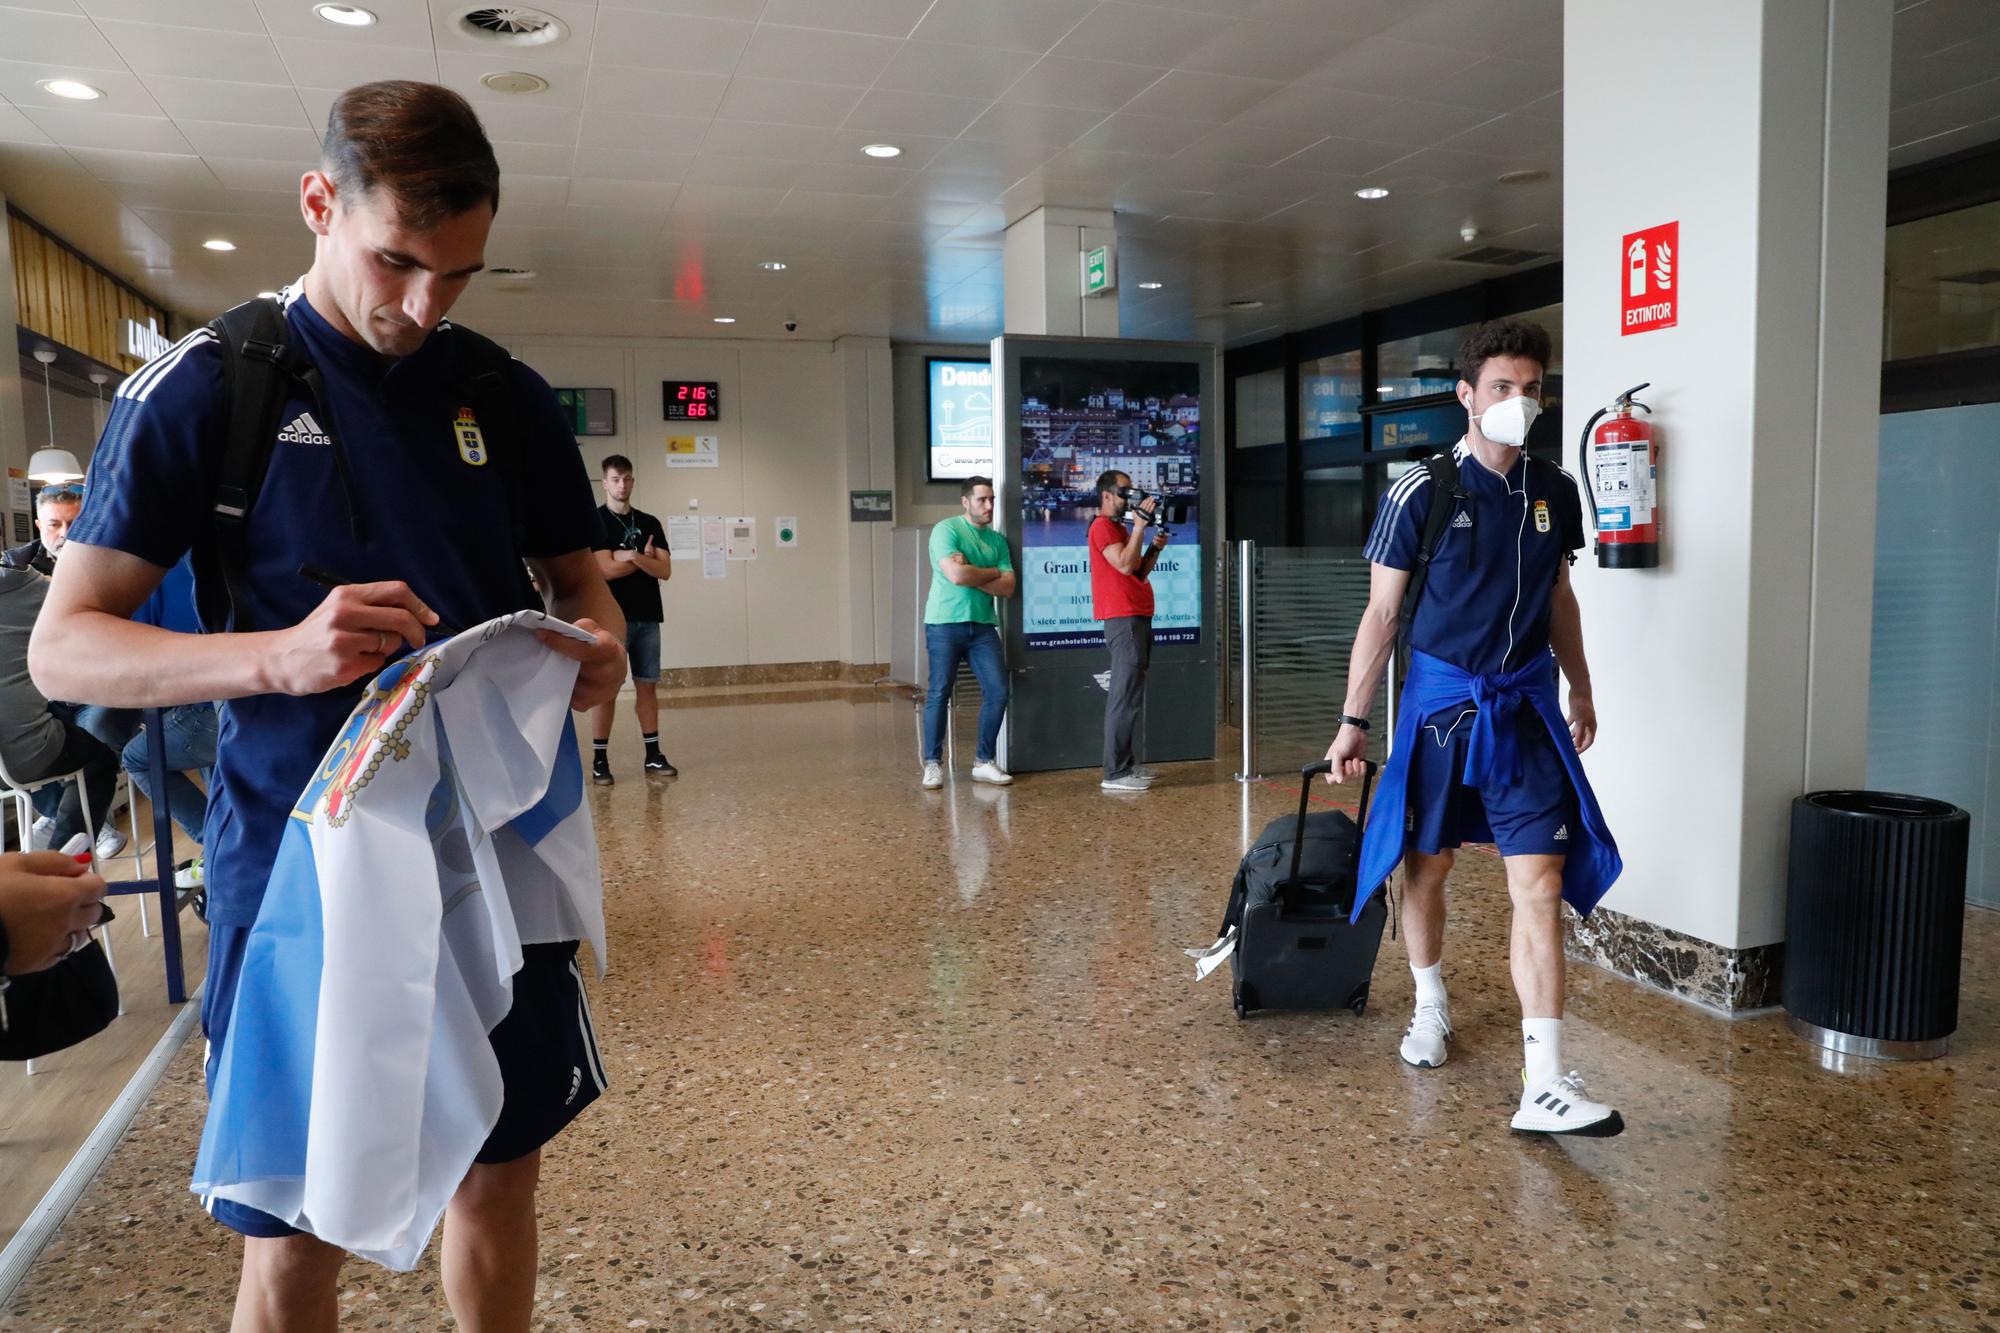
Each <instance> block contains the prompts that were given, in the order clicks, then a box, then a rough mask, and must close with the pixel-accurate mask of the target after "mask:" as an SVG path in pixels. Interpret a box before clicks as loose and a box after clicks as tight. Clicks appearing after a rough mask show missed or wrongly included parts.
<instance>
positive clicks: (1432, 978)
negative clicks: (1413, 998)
mask: <svg viewBox="0 0 2000 1333" xmlns="http://www.w3.org/2000/svg"><path fill="white" fill-rule="evenodd" d="M1410 975H1411V976H1412V977H1414V978H1416V982H1417V1003H1418V1004H1443V1003H1444V1002H1445V999H1444V962H1443V960H1439V961H1438V962H1435V963H1432V964H1431V965H1430V966H1429V967H1417V966H1415V965H1414V964H1413V965H1412V966H1411V967H1410Z"/></svg>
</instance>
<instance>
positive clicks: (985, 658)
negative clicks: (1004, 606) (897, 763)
mask: <svg viewBox="0 0 2000 1333" xmlns="http://www.w3.org/2000/svg"><path fill="white" fill-rule="evenodd" d="M924 647H925V649H926V650H927V651H928V652H929V654H930V667H931V674H930V681H931V688H930V693H929V694H928V695H927V696H925V698H924V762H925V763H927V764H935V763H942V762H943V761H944V722H945V704H946V703H947V702H948V701H949V700H950V699H951V685H952V682H953V681H954V680H956V679H957V678H958V664H959V663H960V662H963V661H967V660H968V659H969V660H970V661H971V663H972V674H973V675H974V676H975V677H977V678H978V680H979V748H978V749H977V750H976V751H975V752H974V754H973V758H974V759H975V760H976V761H977V762H978V763H982V764H984V763H988V762H990V761H991V760H992V758H993V755H994V750H995V747H996V746H997V745H998V744H999V742H1000V719H1001V718H1002V717H1003V716H1005V714H1006V712H1007V663H1006V660H1005V659H1004V658H1003V657H1002V656H1001V654H1000V631H999V630H998V629H997V628H995V627H994V626H992V625H981V624H979V623H977V622H975V621H964V622H961V623H959V624H956V625H925V626H924Z"/></svg>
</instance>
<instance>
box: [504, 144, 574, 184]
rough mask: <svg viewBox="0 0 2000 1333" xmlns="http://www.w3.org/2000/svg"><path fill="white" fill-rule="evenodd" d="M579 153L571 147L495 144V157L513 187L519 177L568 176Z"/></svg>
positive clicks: (560, 145)
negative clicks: (515, 179)
mask: <svg viewBox="0 0 2000 1333" xmlns="http://www.w3.org/2000/svg"><path fill="white" fill-rule="evenodd" d="M575 153H576V150H575V149H574V148H571V147H570V146H569V145H568V144H558V143H508V142H506V141H504V140H495V141H494V143H493V156H494V158H495V160H497V161H498V162H499V163H500V171H501V173H502V176H503V177H504V179H505V181H506V182H507V184H508V185H509V186H510V187H511V185H512V183H513V180H514V177H515V175H516V173H519V174H521V175H527V176H567V175H568V174H569V171H570V166H571V162H572V159H573V157H574V155H575Z"/></svg>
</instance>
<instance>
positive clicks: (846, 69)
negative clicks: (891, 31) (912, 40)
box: [736, 23, 902, 88]
mask: <svg viewBox="0 0 2000 1333" xmlns="http://www.w3.org/2000/svg"><path fill="white" fill-rule="evenodd" d="M901 45H902V43H901V42H899V41H896V40H895V39H893V38H888V37H870V36H866V35H863V34H860V33H848V32H822V31H818V30H816V29H810V28H774V27H772V26H770V24H768V23H765V24H760V25H759V26H758V28H757V32H756V35H754V36H753V37H751V39H750V45H749V46H748V47H746V48H745V49H744V52H743V58H742V60H741V61H740V62H738V64H737V66H736V76H737V77H738V78H742V77H745V76H749V77H752V78H760V79H791V80H794V81H796V82H803V83H833V84H846V85H849V86H852V87H856V88H866V87H868V86H869V85H871V84H873V83H874V82H875V80H876V77H877V76H879V75H880V74H881V73H882V71H883V70H884V69H886V68H887V67H888V65H889V62H890V60H892V59H894V57H895V55H896V52H897V49H898V48H899V47H900V46H901Z"/></svg>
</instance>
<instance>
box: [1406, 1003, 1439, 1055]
mask: <svg viewBox="0 0 2000 1333" xmlns="http://www.w3.org/2000/svg"><path fill="white" fill-rule="evenodd" d="M1450 1038H1451V1011H1450V1010H1449V1009H1448V1008H1446V1007H1445V1006H1444V1005H1442V1004H1419V1005H1418V1006H1417V1012H1416V1013H1415V1014H1413V1015H1412V1016H1411V1018H1410V1026H1409V1028H1408V1029H1407V1030H1406V1031H1405V1032H1404V1033H1403V1045H1402V1049H1401V1051H1400V1054H1401V1055H1402V1057H1403V1063H1405V1064H1412V1065H1415V1066H1416V1067H1417V1068H1419V1069H1436V1068H1437V1067H1438V1066H1439V1065H1441V1064H1443V1063H1444V1062H1445V1056H1446V1054H1447V1052H1446V1050H1445V1043H1446V1042H1447V1041H1448V1040H1450Z"/></svg>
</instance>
